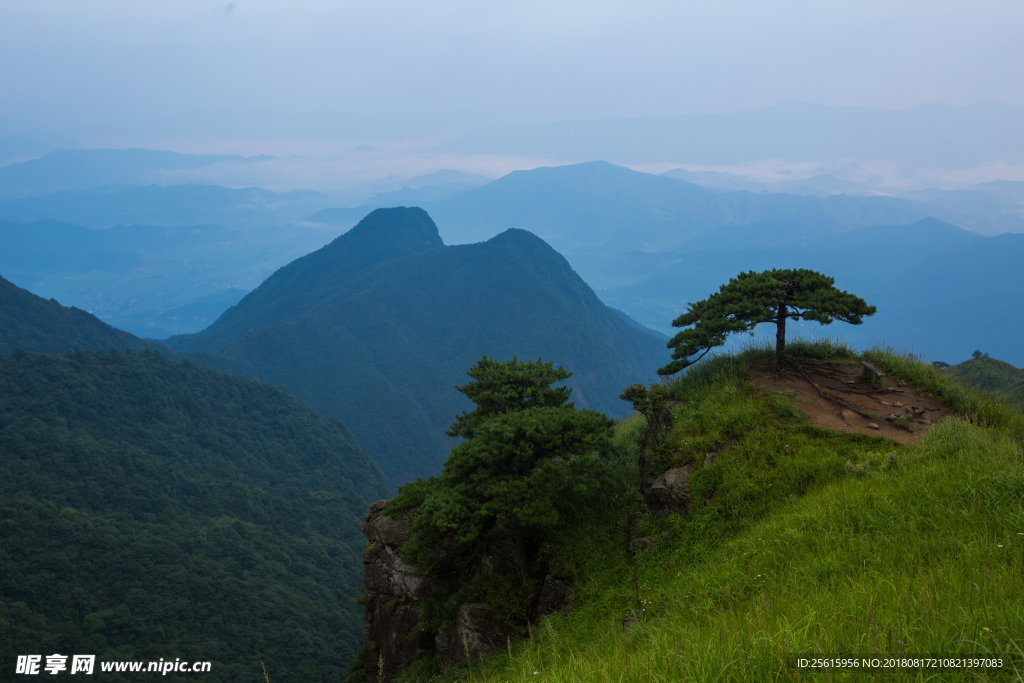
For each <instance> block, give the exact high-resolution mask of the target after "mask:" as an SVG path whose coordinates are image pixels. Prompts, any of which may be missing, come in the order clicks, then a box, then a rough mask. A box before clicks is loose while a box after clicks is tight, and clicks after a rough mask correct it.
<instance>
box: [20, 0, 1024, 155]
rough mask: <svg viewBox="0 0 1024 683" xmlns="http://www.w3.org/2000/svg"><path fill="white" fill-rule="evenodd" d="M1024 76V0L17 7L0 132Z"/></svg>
mask: <svg viewBox="0 0 1024 683" xmlns="http://www.w3.org/2000/svg"><path fill="white" fill-rule="evenodd" d="M1021 83H1024V2H1020V1H1014V2H985V1H984V0H981V1H978V0H973V1H972V2H965V1H964V0H959V1H958V2H944V1H942V0H938V1H937V0H928V1H927V2H903V1H900V0H885V1H882V2H872V1H867V2H865V1H857V2H852V1H850V2H842V3H838V2H827V1H822V0H813V1H807V2H802V1H772V2H753V1H749V0H716V1H715V2H708V1H707V0H701V1H699V2H687V1H649V0H640V1H637V0H631V1H629V2H608V1H604V0H586V1H580V2H576V1H572V2H557V1H552V0H544V1H541V2H533V1H516V0H504V1H497V2H492V1H486V0H472V1H468V2H460V1H448V0H433V1H430V2H423V1H422V0H420V1H416V2H412V1H409V2H407V1H404V0H373V1H355V2H352V1H343V2H315V1H306V2H303V1H296V0H289V1H287V2H284V1H280V2H276V1H268V0H259V1H257V0H238V1H237V2H234V3H231V4H223V3H222V4H217V3H211V2H195V1H192V0H174V1H161V0H130V1H128V0H122V1H110V0H91V1H88V2H82V1H81V0H31V1H27V0H0V93H2V95H0V98H2V100H3V102H2V104H3V106H2V107H0V125H2V127H3V130H2V131H0V136H3V135H11V134H15V133H38V132H46V133H51V134H54V133H63V134H70V135H74V136H79V137H83V136H84V137H89V136H93V137H97V139H99V138H102V137H103V136H110V135H112V134H114V133H117V134H119V135H122V136H124V137H125V139H126V140H128V141H131V140H144V139H164V138H166V139H173V138H186V137H192V138H195V137H202V136H208V137H232V136H234V137H250V138H258V139H268V138H346V139H361V138H366V139H373V138H380V137H395V136H411V137H423V136H436V137H440V138H444V137H448V136H451V135H453V134H457V133H461V132H464V131H465V130H467V129H469V128H472V127H477V126H482V125H488V124H492V123H518V122H552V121H558V120H565V119H578V118H585V119H594V118H606V117H620V116H622V117H631V116H638V115H644V114H653V115H673V114H681V113H686V112H691V111H705V112H716V111H737V110H740V109H745V108H758V107H764V106H768V105H772V104H777V103H780V102H785V101H794V100H796V101H805V102H815V103H821V104H832V105H875V106H881V107H887V108H902V107H906V106H910V105H913V104H918V103H922V102H944V103H947V104H955V105H958V104H968V103H971V102H975V101H977V100H997V101H1000V102H1005V103H1008V104H1014V105H1018V106H1024V88H1021V87H1020V85H1021Z"/></svg>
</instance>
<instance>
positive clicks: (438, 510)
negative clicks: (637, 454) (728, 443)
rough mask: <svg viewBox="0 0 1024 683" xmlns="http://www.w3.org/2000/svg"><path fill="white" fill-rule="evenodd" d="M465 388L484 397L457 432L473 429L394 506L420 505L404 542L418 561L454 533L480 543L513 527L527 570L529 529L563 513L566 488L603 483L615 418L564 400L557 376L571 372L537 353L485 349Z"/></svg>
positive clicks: (395, 510) (425, 560)
mask: <svg viewBox="0 0 1024 683" xmlns="http://www.w3.org/2000/svg"><path fill="white" fill-rule="evenodd" d="M468 374H469V375H470V376H471V377H473V378H474V380H475V381H474V382H470V383H468V384H466V385H465V386H463V387H460V388H459V390H460V391H462V392H464V393H465V394H466V395H467V396H469V397H470V398H473V400H474V401H476V400H479V401H480V403H479V404H478V407H477V409H476V410H475V411H473V412H472V413H469V414H466V413H463V414H462V415H461V416H459V418H458V419H457V420H456V422H455V424H454V425H452V429H451V433H452V434H453V435H454V434H459V435H465V436H469V439H468V440H467V441H464V442H463V443H461V444H459V445H458V446H456V447H454V448H453V449H452V450H451V454H450V455H449V456H448V459H447V460H446V461H445V464H444V468H443V469H442V472H441V475H440V476H439V477H432V478H431V479H429V480H426V481H421V482H417V483H416V484H413V485H407V486H405V487H402V489H400V490H399V494H398V496H396V497H395V499H394V500H393V501H392V503H391V504H389V506H388V513H389V514H400V513H401V512H403V511H407V510H411V509H413V508H416V509H417V514H416V516H415V518H414V519H413V528H414V529H416V531H417V533H416V536H415V537H414V538H413V540H411V541H410V542H408V543H407V544H406V545H405V546H404V547H403V549H402V552H403V555H405V556H406V557H407V558H410V559H414V560H415V561H417V562H418V563H419V564H420V565H428V564H429V563H430V551H431V550H432V549H433V548H434V547H435V546H436V545H437V544H439V543H441V542H443V541H445V540H446V539H448V540H454V542H456V543H459V544H466V545H479V544H480V543H481V542H482V541H483V540H484V537H485V536H486V535H487V534H488V533H489V532H492V531H494V530H510V531H511V533H512V534H513V535H515V536H516V541H517V544H518V546H519V550H518V555H519V557H518V560H519V562H520V565H521V567H522V569H523V572H522V573H523V574H524V575H525V574H527V573H528V572H527V571H526V569H527V563H528V557H527V555H528V554H529V553H528V552H527V549H526V547H525V544H526V542H527V539H524V535H537V534H542V533H543V532H544V531H546V530H548V529H551V528H552V527H554V526H555V525H556V524H557V523H558V520H559V509H558V508H559V500H560V498H561V497H562V496H563V494H565V493H567V492H570V491H575V492H578V493H582V492H585V491H587V490H588V489H591V488H594V487H596V486H598V485H599V484H600V482H601V477H600V475H601V472H600V470H599V468H598V467H597V459H598V458H599V456H600V454H601V453H602V452H605V451H607V449H608V447H609V439H610V437H611V428H612V424H613V423H612V421H611V420H609V419H608V418H607V417H605V416H604V415H601V414H600V413H598V412H596V411H593V410H581V411H577V410H576V409H575V408H574V407H573V405H572V404H571V403H570V404H567V405H565V403H566V401H567V400H568V398H569V390H568V389H552V388H551V387H550V386H549V385H550V383H551V382H554V381H557V380H561V379H567V378H568V377H569V374H570V373H567V372H566V371H565V370H563V369H562V368H558V369H557V370H556V369H554V368H553V367H552V364H551V363H542V362H540V361H539V360H538V361H536V362H534V361H527V362H523V361H519V360H516V359H515V358H513V359H512V360H511V361H505V362H498V361H494V360H493V359H490V358H487V357H486V356H485V357H484V358H483V359H481V360H480V361H479V362H478V363H477V364H476V365H474V366H473V368H471V369H470V370H469V372H468Z"/></svg>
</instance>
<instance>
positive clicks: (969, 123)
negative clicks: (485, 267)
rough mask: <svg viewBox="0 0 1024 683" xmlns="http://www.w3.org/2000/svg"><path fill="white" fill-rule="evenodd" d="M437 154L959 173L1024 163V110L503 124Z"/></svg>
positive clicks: (769, 112) (813, 110)
mask: <svg viewBox="0 0 1024 683" xmlns="http://www.w3.org/2000/svg"><path fill="white" fill-rule="evenodd" d="M438 149H439V150H440V151H444V152H449V153H451V152H454V153H458V154H474V155H476V154H503V155H515V156H525V157H528V158H535V159H556V160H559V161H561V162H563V163H565V162H573V161H589V160H592V159H606V160H608V161H612V162H615V163H652V162H676V163H680V164H682V163H691V164H706V165H730V164H741V163H744V162H752V161H759V160H766V159H770V160H782V161H788V162H819V163H820V162H833V163H836V162H838V163H847V164H849V163H851V162H852V163H855V164H856V163H862V162H873V161H874V162H877V161H879V160H885V161H888V162H891V163H893V164H894V165H896V166H897V167H900V168H902V169H903V170H914V169H918V168H933V169H934V168H945V169H951V168H966V167H974V166H978V165H980V164H984V163H986V162H998V161H1002V162H1005V163H1007V164H1019V163H1021V162H1024V110H1021V109H1020V108H1019V107H1014V106H1011V105H1006V104H999V103H995V102H978V103H976V104H972V105H969V106H965V107H953V106H948V105H943V104H922V105H917V106H914V107H909V108H907V109H900V110H891V109H879V108H876V107H829V106H825V105H818V104H806V103H799V102H788V103H785V104H779V105H776V106H772V107H767V108H764V109H755V110H747V111H741V112H736V113H717V114H701V113H693V114H684V115H682V116H672V117H654V116H645V117H639V118H632V119H625V118H623V119H604V120H597V121H564V122H559V123H551V124H506V125H496V126H490V127H487V128H480V129H477V130H474V131H472V132H470V133H467V134H465V135H462V136H460V137H458V138H455V139H454V140H451V141H449V142H446V143H444V144H442V145H440V146H439V148H438Z"/></svg>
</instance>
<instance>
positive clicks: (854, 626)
mask: <svg viewBox="0 0 1024 683" xmlns="http://www.w3.org/2000/svg"><path fill="white" fill-rule="evenodd" d="M779 106H780V107H781V108H782V109H779V108H778V107H776V108H769V109H765V110H758V111H759V112H760V113H757V114H756V115H755V114H750V115H749V116H746V117H744V116H738V115H737V116H731V115H730V116H725V115H723V116H721V117H718V118H714V117H702V116H697V115H693V116H689V115H688V116H684V117H677V118H664V119H657V120H647V119H640V120H638V121H639V123H638V122H637V121H631V120H630V121H627V120H618V119H615V120H608V121H597V122H586V121H583V122H569V123H565V124H551V125H522V126H519V125H504V124H502V125H495V126H491V127H483V128H478V129H474V130H473V131H470V132H467V133H465V134H463V135H460V136H449V138H448V139H447V140H446V141H443V142H440V143H436V144H435V145H434V147H432V148H431V150H430V155H433V156H429V157H427V159H428V161H429V163H427V162H423V161H422V159H421V160H420V161H417V162H416V163H417V164H420V166H417V168H416V169H415V170H408V171H406V172H402V173H397V174H392V175H386V174H385V173H384V172H383V171H380V170H379V168H378V167H376V166H373V164H378V163H379V164H382V165H381V166H380V168H384V166H383V163H384V162H383V161H382V160H387V159H391V157H389V156H388V155H389V154H392V152H391V151H389V150H390V148H387V149H384V150H382V149H381V148H378V147H375V146H373V145H370V144H369V143H364V144H361V145H360V146H358V147H354V148H352V149H349V150H347V152H346V154H347V155H348V156H343V157H341V161H339V160H338V159H328V160H327V161H324V160H323V159H319V158H318V160H316V162H315V164H314V165H313V166H312V171H310V170H309V168H307V167H306V166H303V164H307V163H312V162H309V160H308V158H306V157H301V156H294V157H287V158H285V157H277V156H271V155H263V154H258V155H249V156H246V155H241V154H179V153H176V152H171V151H160V150H152V149H143V148H123V149H121V148H118V149H113V148H89V147H85V146H83V147H76V148H69V149H58V150H52V151H49V152H48V153H41V154H37V155H34V156H31V158H21V156H19V157H17V158H14V157H13V156H12V157H11V159H8V161H7V162H5V163H4V164H3V165H2V166H0V584H2V585H0V650H2V655H0V660H2V661H0V666H2V667H5V671H7V673H6V674H5V676H4V680H8V677H10V676H12V675H13V676H14V678H10V680H19V681H20V680H26V681H27V680H36V679H35V678H33V677H34V676H39V675H51V674H52V675H76V674H77V673H86V674H87V675H89V674H92V675H94V676H95V679H96V680H98V681H110V682H112V683H114V682H117V683H122V682H124V681H130V680H135V679H136V678H141V677H144V676H146V675H149V676H152V675H153V673H154V672H158V673H160V674H161V678H162V679H164V680H167V681H174V682H177V683H181V682H184V681H200V682H204V683H214V682H218V683H250V682H257V681H263V683H271V682H273V683H278V682H287V681H295V682H300V681H301V682H308V681H324V682H331V683H338V682H339V681H347V682H348V683H356V682H359V683H362V682H364V681H365V682H366V683H373V682H377V683H383V682H384V681H399V682H410V681H434V680H436V681H456V680H473V681H535V680H551V681H559V682H563V681H564V682H568V681H677V680H678V681H684V680H685V681H705V680H735V681H761V680H805V679H806V680H812V679H813V680H817V679H816V678H813V677H814V676H817V675H819V674H820V672H816V671H810V670H802V669H804V668H805V667H810V666H811V664H810V663H813V662H818V663H819V664H820V665H821V666H823V667H826V668H830V669H831V672H829V673H831V674H834V675H835V676H836V678H834V680H853V677H854V676H864V675H870V674H872V673H877V672H871V671H869V670H870V669H872V668H874V667H881V666H882V664H875V663H874V662H876V661H877V662H885V661H889V660H891V661H894V662H897V661H901V662H904V664H900V665H894V666H895V669H894V670H891V671H889V672H888V675H890V678H886V680H890V679H891V680H906V681H910V680H926V679H927V680H933V679H932V678H927V676H931V675H933V674H934V675H939V673H938V672H940V671H941V675H942V676H945V677H943V678H941V680H956V681H960V680H963V681H967V680H992V681H996V680H1019V679H1020V676H1021V672H1024V650H1022V648H1024V638H1022V634H1024V602H1022V600H1024V583H1022V582H1021V581H1020V576H1021V572H1022V571H1024V553H1022V548H1024V468H1022V462H1024V461H1022V457H1024V450H1022V444H1024V369H1021V366H1022V365H1024V347H1022V345H1021V343H1020V339H1021V338H1022V337H1024V278H1022V277H1021V266H1020V264H1021V263H1022V262H1024V180H1010V179H996V180H991V179H985V178H982V177H974V176H971V177H970V178H969V180H965V181H963V182H959V183H954V182H953V181H951V180H950V181H943V182H940V183H937V184H936V185H935V186H932V185H927V184H926V183H924V182H923V181H920V174H919V175H918V176H913V174H912V173H911V172H910V171H907V174H908V175H906V176H902V177H901V178H902V180H900V183H895V181H894V184H889V185H886V184H885V182H883V181H882V180H879V179H878V178H872V177H868V176H867V175H866V172H862V171H864V169H865V168H867V166H866V164H867V163H868V162H866V161H864V162H863V164H862V165H861V166H858V167H857V169H859V170H857V171H856V172H854V171H851V170H850V168H852V166H851V164H853V163H854V162H852V161H848V160H847V161H844V162H843V163H842V164H840V163H838V162H837V163H836V164H835V168H830V169H821V168H812V167H810V166H808V167H807V169H806V170H805V172H803V173H802V174H796V175H799V176H800V177H794V178H788V179H787V178H786V177H782V176H781V175H779V174H776V176H775V177H771V178H769V177H767V176H766V175H764V174H762V175H757V174H756V173H754V171H753V170H750V169H748V170H747V171H746V173H748V174H746V175H745V174H744V173H743V172H741V171H740V169H739V168H736V167H728V166H727V165H726V162H730V163H732V162H735V161H736V160H737V159H740V158H741V157H740V156H737V155H741V153H743V152H742V150H755V151H756V152H757V154H761V155H762V156H763V157H764V158H766V159H767V158H776V157H780V158H781V157H782V156H785V155H786V154H790V153H793V154H796V153H801V154H804V153H806V154H807V155H811V156H813V155H816V154H825V153H826V152H827V153H828V154H832V155H838V156H837V158H838V157H840V156H842V155H848V156H849V155H853V154H855V153H860V152H863V153H864V154H878V155H881V154H889V153H890V152H891V157H889V158H891V159H892V160H893V164H896V163H897V161H898V162H899V163H900V164H904V165H907V164H910V163H911V161H910V160H913V161H914V163H918V162H920V163H922V164H923V163H926V162H927V163H933V162H934V164H935V165H936V166H935V167H936V168H939V167H940V166H941V164H954V163H960V164H964V165H968V164H975V165H977V164H981V163H982V162H983V161H984V162H985V163H987V162H989V161H991V159H992V157H991V154H994V153H996V152H993V151H992V150H1000V149H1002V148H1000V147H999V145H997V144H995V143H992V142H991V141H988V142H986V139H982V137H983V136H980V134H979V137H978V140H977V145H976V147H971V148H968V147H964V146H959V147H958V146H956V145H952V144H951V145H950V147H949V149H946V150H944V151H943V152H942V153H943V154H946V156H945V157H943V158H941V159H938V160H936V159H931V158H928V159H926V158H925V157H924V156H922V155H923V154H924V152H922V151H921V150H922V149H924V147H926V145H924V143H923V142H921V140H917V139H916V138H915V139H914V140H910V141H907V138H908V136H910V137H912V135H911V133H912V132H913V131H923V132H921V133H920V135H921V136H922V139H923V137H924V136H925V134H926V133H927V134H929V135H934V136H938V135H939V134H940V133H941V134H946V133H948V132H949V131H950V130H955V129H957V127H958V126H963V127H968V128H969V127H970V126H971V125H974V126H976V127H977V128H978V129H984V130H995V131H996V132H995V133H993V135H995V134H998V135H1004V134H1006V131H1005V128H1006V126H1010V127H1011V128H1012V126H1013V125H1016V124H1013V123H1012V121H1016V119H1015V118H1014V116H1017V117H1019V114H1020V111H1021V110H1019V109H1013V108H1011V109H1013V111H1011V112H1010V114H1007V111H1009V110H1007V109H1005V108H1003V107H1002V105H1000V106H998V107H997V106H995V105H991V106H989V105H985V106H980V105H978V106H972V107H964V108H962V109H956V111H955V112H953V113H955V114H956V115H955V116H954V115H953V113H950V112H951V111H952V109H951V108H939V109H935V110H921V109H915V110H906V111H904V112H903V113H901V114H900V115H898V116H897V115H896V114H891V115H890V114H887V113H884V112H882V113H880V112H881V110H879V111H874V110H872V111H871V112H868V113H864V112H861V114H863V116H864V117H865V120H870V121H871V125H873V126H876V127H877V132H878V137H879V140H873V141H872V142H871V143H870V144H868V142H863V141H862V142H863V144H861V145H860V146H858V145H852V143H851V145H852V146H849V145H848V146H844V145H843V144H841V142H842V141H837V140H833V139H832V137H831V136H821V135H818V133H817V132H813V131H812V133H813V134H808V138H809V139H808V140H802V139H798V138H799V136H797V135H796V133H795V132H794V131H796V130H797V129H798V128H799V125H801V124H800V122H801V121H802V122H803V124H806V125H810V124H809V123H808V122H816V123H815V125H817V126H825V127H827V126H838V125H839V124H838V123H836V121H839V120H840V119H841V120H842V121H847V119H846V118H844V117H847V116H853V114H851V112H850V111H849V110H848V109H846V108H840V107H836V108H820V109H819V108H814V107H810V106H806V107H805V106H804V105H799V106H798V105H779ZM780 111H782V112H784V113H786V114H787V116H788V115H792V116H793V117H794V121H795V122H793V123H791V124H789V125H792V126H793V127H794V128H792V129H786V130H782V129H781V128H780V129H779V131H778V134H777V136H775V137H772V136H767V137H765V133H764V130H766V128H765V127H766V126H769V124H771V125H776V124H775V123H772V122H775V121H777V117H778V116H779V115H780ZM1011 114H1012V116H1011ZM758 117H760V118H758ZM872 117H873V118H872ZM971 117H974V118H971ZM968 119H969V120H968ZM1007 120H1010V121H1011V123H1005V121H1007ZM645 121H646V123H644V122H645ZM964 121H967V123H965V122H964ZM766 122H767V123H766ZM972 122H973V123H972ZM979 122H980V123H979ZM847 123H848V121H847ZM847 123H844V124H843V125H847ZM570 124H572V125H570ZM642 124H643V125H642ZM849 125H850V126H853V124H852V123H850V124H849ZM999 126H1003V128H999ZM772 130H774V129H772ZM851 130H852V128H851ZM972 130H973V129H972ZM1013 130H1016V129H1015V128H1013ZM787 131H788V132H787ZM936 131H938V132H936ZM850 135H851V136H853V133H850ZM853 137H856V136H853ZM768 138H770V139H768ZM662 140H667V142H665V144H664V146H660V145H661V141H662ZM730 141H732V142H730ZM15 142H17V141H15ZM926 142H927V141H926ZM19 144H20V143H19ZM380 144H381V145H382V147H386V145H384V143H380ZM432 144H433V143H432ZM11 145H12V149H13V148H14V147H13V146H14V142H11ZM914 145H918V146H917V147H915V146H914ZM929 149H930V148H929ZM1014 149H1016V148H1014ZM807 150H811V151H807ZM864 150H867V151H864ZM2 151H3V148H2V147H0V152H2ZM751 153H753V152H751ZM396 154H397V153H396ZM417 154H424V155H425V154H426V153H425V152H424V153H420V152H417ZM666 154H668V155H674V156H664V155H666ZM934 154H936V155H938V154H939V152H934ZM985 154H989V155H990V156H984V155H985ZM488 155H489V156H488ZM498 155H507V157H508V158H516V159H534V160H537V159H543V158H551V159H558V160H563V161H564V162H565V163H550V164H544V163H540V162H539V161H538V162H537V163H533V162H531V163H524V164H523V166H524V167H523V168H517V169H513V170H510V171H509V172H501V173H498V172H489V173H487V174H485V173H482V172H477V171H480V170H481V169H480V168H479V165H474V164H478V162H479V164H482V163H483V162H481V161H479V160H480V159H494V158H498ZM515 155H518V156H515ZM531 155H532V156H531ZM659 155H661V156H659ZM770 155H776V157H772V156H770ZM22 156H26V155H22ZM733 157H735V158H733ZM417 158H418V157H417ZM502 158H506V157H502ZM742 158H743V159H746V157H742ZM758 158H760V157H758ZM808 158H811V157H808ZM815 158H816V157H815ZM842 158H843V159H846V157H842ZM867 158H868V157H865V159H867ZM460 159H461V160H462V161H461V162H460ZM474 159H475V160H477V161H474V162H473V163H470V160H474ZM581 159H592V160H590V161H582V162H581V161H580V160H581ZM603 159H609V160H608V161H605V160H603ZM678 159H690V160H694V161H692V163H687V164H683V165H675V164H672V163H669V162H670V161H672V160H678ZM922 159H923V161H922ZM353 160H355V161H353ZM709 160H717V161H715V163H710V161H709ZM730 160H731V161H730ZM698 161H700V162H701V163H700V164H698V163H697V162H698ZM861 161H863V160H861ZM328 162H330V163H336V164H341V163H342V162H344V163H345V164H349V163H351V164H355V165H357V166H358V165H359V164H362V165H363V166H360V168H364V167H365V168H373V169H374V170H373V173H370V172H369V171H366V173H368V174H369V175H367V176H366V178H363V177H362V176H360V178H361V179H360V181H359V184H353V185H351V186H350V187H349V188H348V190H346V191H345V192H340V191H339V192H331V191H328V190H327V189H325V188H324V187H321V186H316V187H317V189H302V187H303V186H298V185H296V184H295V183H293V182H291V181H289V182H285V181H281V180H280V177H279V178H278V180H279V182H275V183H270V182H268V183H267V184H268V186H270V187H267V188H264V187H260V186H257V185H256V184H246V183H244V182H240V181H239V180H238V179H239V178H241V179H243V180H248V179H252V178H263V179H267V178H270V177H272V176H273V174H275V173H276V174H281V173H285V172H286V171H287V172H288V173H298V172H299V171H296V170H295V168H300V169H302V172H303V173H312V172H320V171H321V170H322V169H323V168H326V167H328V166H329V163H328ZM357 162H358V163H357ZM442 162H455V163H451V164H449V165H451V166H456V167H459V168H462V169H466V170H453V169H452V168H448V167H446V166H442V165H441V164H442ZM409 163H410V164H411V163H412V162H409ZM858 163H860V162H858ZM843 164H845V166H844V165H843ZM413 165H415V164H413ZM683 166H688V168H684V167H683ZM332 168H333V167H332ZM346 168H348V167H346ZM730 168H731V170H729V169H730ZM901 168H903V167H901ZM942 168H946V167H944V166H942ZM965 168H966V166H965ZM970 168H975V166H970ZM1000 168H1002V167H1000ZM282 169H285V170H282ZM410 169H411V166H410ZM824 170H831V171H833V172H835V173H836V174H838V175H832V174H830V173H826V172H823V171H824ZM904 170H905V169H904ZM345 172H348V171H345ZM901 172H902V171H901ZM915 172H916V171H915ZM339 173H340V171H339ZM936 173H937V171H936ZM965 173H966V172H965ZM261 174H262V175H261ZM371 175H372V176H373V177H372V178H371V177H370V176H371ZM791 175H793V174H791ZM912 176H913V177H912ZM275 177H276V176H275ZM964 177H966V175H965V176H964ZM367 178H369V179H367ZM914 178H916V179H917V180H915V183H916V184H914V183H911V180H912V179H914ZM919 181H920V182H919ZM296 187H299V189H296ZM309 187H313V185H310V186H309ZM51 653H54V654H51ZM79 655H80V656H81V658H79ZM89 657H92V659H91V660H90V659H88V658H89ZM65 660H66V661H65ZM933 660H934V661H935V662H938V664H929V663H928V662H930V661H933ZM959 661H966V662H973V663H972V664H970V665H964V666H957V665H954V664H950V662H959ZM182 662H184V664H182ZM822 662H826V663H827V666H826V664H821V663H822ZM94 664H95V666H94V669H95V670H93V669H92V668H89V669H88V670H87V669H86V667H93V665H94ZM192 664H198V665H199V666H196V667H195V668H192ZM76 667H81V668H76ZM132 667H136V668H132ZM930 667H938V668H937V669H936V670H935V671H929V668H930ZM854 668H856V669H858V670H857V671H843V670H842V669H854ZM836 669H840V671H836ZM11 671H14V674H11V673H10V672H11ZM821 675H824V674H821ZM879 675H880V674H879ZM844 676H845V677H844ZM1014 676H1016V678H1014ZM823 680H824V679H823ZM829 680H833V679H829ZM934 680H940V679H939V678H934Z"/></svg>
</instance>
